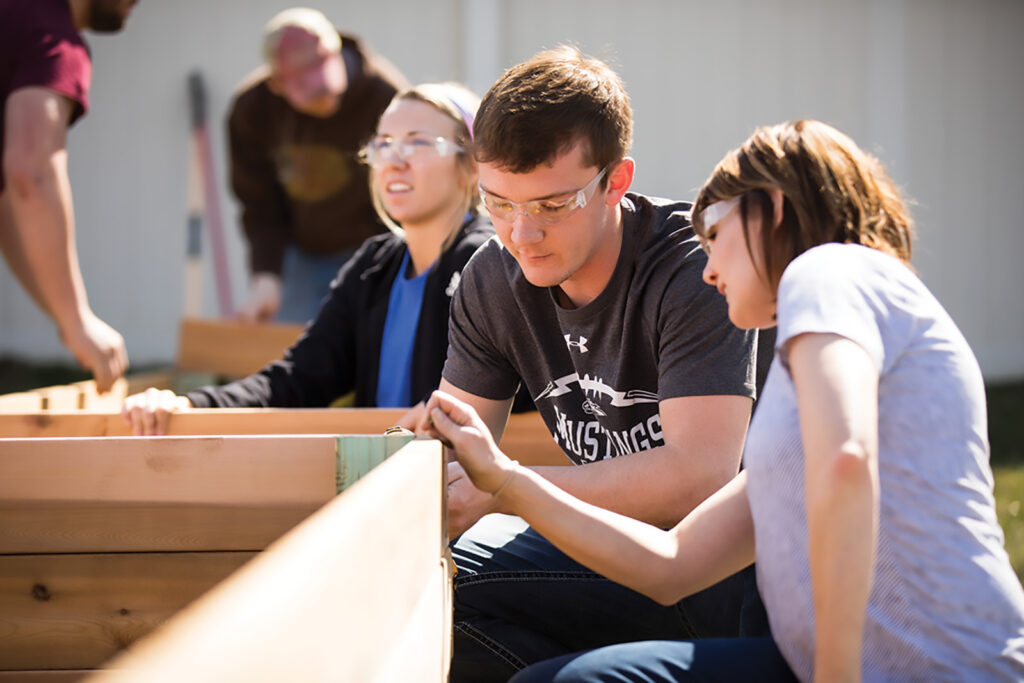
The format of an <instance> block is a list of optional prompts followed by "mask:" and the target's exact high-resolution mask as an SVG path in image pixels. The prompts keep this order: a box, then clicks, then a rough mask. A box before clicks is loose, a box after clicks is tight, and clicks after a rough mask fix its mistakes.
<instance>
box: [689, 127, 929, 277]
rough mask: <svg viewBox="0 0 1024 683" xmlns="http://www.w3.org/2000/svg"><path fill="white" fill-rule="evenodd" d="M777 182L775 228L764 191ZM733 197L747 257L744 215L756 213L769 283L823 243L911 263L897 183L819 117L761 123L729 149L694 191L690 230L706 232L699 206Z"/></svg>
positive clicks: (908, 228) (909, 228)
mask: <svg viewBox="0 0 1024 683" xmlns="http://www.w3.org/2000/svg"><path fill="white" fill-rule="evenodd" d="M776 188H778V189H780V190H782V194H783V197H784V201H783V212H782V222H781V223H780V225H779V226H778V227H777V228H775V229H774V230H773V229H771V228H770V226H772V224H773V210H772V202H771V199H770V197H769V195H768V191H770V190H773V189H776ZM733 197H742V199H741V201H740V211H741V214H740V215H741V217H742V223H743V232H744V236H745V238H746V242H747V249H748V250H750V251H751V255H753V245H751V243H750V230H749V227H748V225H747V222H748V217H749V216H750V215H752V214H751V212H752V211H755V210H759V211H760V215H761V225H762V226H765V229H763V230H761V244H760V249H761V253H762V254H763V255H764V260H763V262H764V267H765V270H766V273H763V274H762V276H764V277H765V279H766V281H767V282H768V284H769V285H771V287H772V288H773V289H774V288H777V287H778V284H779V279H780V278H781V277H782V271H783V270H785V268H786V266H787V265H789V262H790V261H792V260H793V259H794V258H796V257H797V256H799V255H800V254H802V253H803V252H805V251H807V250H808V249H810V248H811V247H814V246H817V245H819V244H826V243H828V242H842V243H852V244H863V245H865V246H868V247H871V248H873V249H878V250H879V251H883V252H886V253H888V254H891V255H893V256H896V257H897V258H899V259H900V260H901V261H903V262H904V263H906V264H907V265H909V263H910V250H911V239H912V237H913V221H912V220H911V218H910V214H909V212H908V211H907V208H906V206H905V204H904V202H903V199H902V197H901V196H900V193H899V190H898V189H897V188H896V185H895V183H893V181H892V180H891V179H890V178H889V175H888V174H887V173H886V172H885V169H884V168H883V167H882V164H881V162H879V161H878V160H877V159H876V158H875V157H873V156H871V155H870V154H867V153H866V152H864V151H862V150H861V149H860V148H859V147H858V146H857V145H856V143H854V142H853V140H851V139H850V138H849V137H847V136H846V135H844V134H842V133H840V132H839V131H837V130H836V129H835V128H832V127H831V126H829V125H827V124H824V123H821V122H820V121H810V120H803V121H789V122H786V123H780V124H778V125H775V126H769V127H764V128H759V129H757V130H756V131H755V132H754V134H753V135H751V136H750V138H749V139H748V140H747V141H746V142H744V143H743V144H742V145H741V146H740V147H739V148H738V149H734V150H732V151H730V152H729V153H728V154H726V155H725V158H724V159H722V160H721V161H720V162H719V163H718V166H717V167H715V170H714V171H713V172H712V173H711V177H709V178H708V180H707V181H706V182H705V183H704V186H703V187H702V188H701V189H700V192H699V193H698V194H697V199H696V201H695V202H694V206H693V229H694V231H695V232H696V233H697V234H698V235H700V236H701V237H703V236H705V230H706V226H704V225H703V224H702V222H701V214H702V212H703V211H704V209H706V208H707V207H708V206H710V205H711V204H714V203H715V202H719V201H722V200H726V199H731V198H733ZM755 263H756V261H755Z"/></svg>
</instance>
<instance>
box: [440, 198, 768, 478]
mask: <svg viewBox="0 0 1024 683" xmlns="http://www.w3.org/2000/svg"><path fill="white" fill-rule="evenodd" d="M689 209H690V205H689V204H688V203H686V202H670V201H668V200H663V199H651V198H647V197H643V196H640V195H636V194H629V195H627V196H626V197H625V198H624V199H623V201H622V213H623V239H622V249H621V251H620V253H619V260H618V263H617V265H616V267H615V272H614V274H613V275H612V278H611V280H610V282H609V283H608V286H607V287H606V288H605V290H604V291H603V292H602V293H601V294H600V295H599V296H598V297H597V298H596V299H594V301H592V302H590V303H589V304H587V305H586V306H583V307H581V308H577V309H572V310H570V309H565V308H563V307H562V306H560V305H559V304H558V303H557V301H556V298H555V296H554V291H553V289H551V288H541V287H535V286H533V285H531V284H530V283H529V282H527V280H526V279H525V278H524V277H523V273H522V270H521V269H520V268H519V264H518V263H516V260H515V258H513V257H512V255H511V254H509V253H508V252H507V251H506V250H505V249H504V248H503V247H502V246H501V242H499V241H498V240H497V239H496V238H492V240H491V241H489V242H488V243H486V244H484V245H483V246H482V247H481V248H480V250H479V251H478V252H477V253H476V254H475V255H474V256H473V258H472V259H471V260H470V262H469V264H468V265H467V266H466V268H465V270H464V271H463V273H462V281H461V282H460V284H459V288H458V290H457V291H456V294H455V298H454V300H453V302H452V315H451V322H450V328H449V346H448V359H447V361H446V363H445V367H444V372H443V376H444V378H445V379H446V380H448V381H449V382H451V383H452V384H453V385H455V386H456V387H459V388H460V389H463V390H465V391H469V392H470V393H473V394H476V395H477V396H482V397H484V398H490V399H507V398H509V397H511V396H512V395H513V394H514V393H515V391H516V388H517V386H518V384H519V381H520V378H522V381H523V382H525V384H526V386H527V388H528V389H529V390H530V395H531V396H532V398H533V400H534V402H535V403H536V405H537V409H538V410H539V411H540V413H541V415H542V416H543V418H544V421H545V423H546V424H547V427H548V429H549V430H550V431H551V434H552V435H553V436H554V438H555V441H556V442H557V443H558V445H559V446H561V448H562V449H563V450H564V451H565V453H566V454H567V455H568V456H569V458H570V459H571V460H572V461H573V462H575V463H577V464H583V463H586V462H592V461H595V460H601V459H604V458H610V457H615V456H618V455H624V454H627V453H633V452H636V451H642V450H648V449H650V448H655V447H658V446H661V445H664V438H663V436H662V429H661V421H660V417H659V415H658V402H659V401H661V400H664V399H667V398H674V397H680V396H699V395H712V394H732V395H742V396H753V394H754V360H755V359H754V355H755V346H756V339H757V336H756V333H755V332H743V331H741V330H738V329H736V328H735V327H734V326H733V325H732V324H731V323H730V322H729V319H728V314H727V311H728V309H727V308H726V304H725V300H724V299H723V298H722V297H721V296H719V294H718V292H716V291H715V289H714V288H712V287H709V286H708V285H706V284H705V283H704V282H703V280H702V278H701V273H702V271H703V269H704V264H705V262H706V258H705V256H704V253H703V252H702V251H701V249H700V246H699V245H698V243H697V240H696V238H695V237H694V235H693V231H692V230H691V229H690V224H689V221H688V219H687V216H688V215H689ZM551 229H553V230H555V229H557V226H555V227H554V228H551Z"/></svg>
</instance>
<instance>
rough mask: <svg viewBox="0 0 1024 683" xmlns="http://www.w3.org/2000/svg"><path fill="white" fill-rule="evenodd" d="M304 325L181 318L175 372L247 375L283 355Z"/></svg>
mask: <svg viewBox="0 0 1024 683" xmlns="http://www.w3.org/2000/svg"><path fill="white" fill-rule="evenodd" d="M304 329H305V326H304V325H282V324H278V323H275V324H260V325H253V324H247V323H240V322H235V321H232V320H214V319H205V318H187V317H186V318H183V319H182V321H181V327H180V330H179V337H178V358H177V361H176V362H175V368H176V370H177V371H178V372H204V373H210V374H214V375H218V376H223V377H232V378H237V377H246V376H248V375H251V374H252V373H254V372H256V371H257V370H259V369H260V368H262V367H263V366H264V365H266V364H267V363H269V362H270V361H273V360H277V359H279V358H281V357H282V356H283V355H284V352H285V350H286V349H287V348H288V347H290V346H291V345H292V344H294V343H295V340H297V339H298V338H299V335H301V334H302V331H303V330H304Z"/></svg>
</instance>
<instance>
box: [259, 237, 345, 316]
mask: <svg viewBox="0 0 1024 683" xmlns="http://www.w3.org/2000/svg"><path fill="white" fill-rule="evenodd" d="M354 253H355V250H354V249H348V250H346V251H341V252H338V253H336V254H311V253H309V252H308V251H303V250H301V249H299V248H298V247H288V248H287V249H285V252H284V261H283V263H282V264H281V308H279V309H278V311H277V317H276V318H275V319H274V320H275V321H276V322H279V323H300V324H305V323H308V322H309V321H310V320H312V319H313V318H315V317H316V315H317V313H319V312H320V306H321V305H322V304H323V301H324V298H325V297H326V296H327V294H328V292H329V291H330V289H331V283H332V282H334V278H335V277H336V276H337V275H338V271H339V270H341V267H342V266H343V265H345V263H346V262H347V261H348V260H349V259H350V258H351V257H352V255H353V254H354Z"/></svg>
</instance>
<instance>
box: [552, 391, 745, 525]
mask: <svg viewBox="0 0 1024 683" xmlns="http://www.w3.org/2000/svg"><path fill="white" fill-rule="evenodd" d="M750 407H751V400H750V399H749V398H746V397H743V396H688V397H684V398H672V399H667V400H664V401H662V402H661V403H660V404H659V406H658V412H659V413H660V416H661V425H662V432H663V434H664V439H665V445H664V446H661V447H659V448H653V449H651V450H647V451H641V452H639V453H633V454H631V455H627V456H619V457H617V458H612V459H610V460H600V461H598V462H594V463H590V464H588V465H584V466H582V467H538V468H536V469H537V472H538V473H539V474H541V475H542V476H544V477H545V478H546V479H548V480H549V481H551V482H552V483H553V484H555V485H556V486H558V487H559V488H561V489H564V490H565V491H567V492H569V493H571V494H572V495H573V496H576V497H577V498H580V499H581V500H585V501H587V502H588V503H591V504H593V505H597V506H599V507H602V508H605V509H608V510H613V511H615V512H618V513H620V514H623V515H627V516H629V517H633V518H634V519H639V520H642V521H644V522H648V523H650V524H655V525H657V526H660V527H670V526H672V525H674V524H675V523H676V522H678V521H679V520H680V519H682V518H683V517H685V516H686V515H687V514H689V513H690V511H691V510H693V509H694V508H695V507H697V505H699V504H700V503H701V501H703V500H704V499H706V498H707V497H708V496H710V495H711V494H712V493H714V492H715V491H717V490H718V489H720V488H721V487H722V486H724V485H725V484H726V482H728V481H729V480H730V479H732V478H733V477H735V476H736V473H737V472H738V471H739V466H740V457H741V456H742V454H743V441H744V438H745V437H746V432H747V423H748V422H749V419H750Z"/></svg>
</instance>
